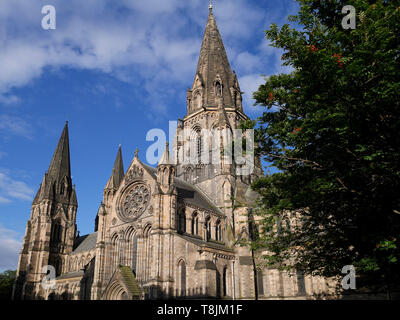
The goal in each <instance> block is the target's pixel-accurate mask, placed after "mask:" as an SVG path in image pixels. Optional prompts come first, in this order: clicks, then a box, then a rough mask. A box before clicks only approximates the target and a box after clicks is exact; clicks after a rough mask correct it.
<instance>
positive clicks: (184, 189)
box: [142, 163, 222, 213]
mask: <svg viewBox="0 0 400 320" xmlns="http://www.w3.org/2000/svg"><path fill="white" fill-rule="evenodd" d="M142 165H143V167H144V169H145V170H146V171H147V172H148V173H149V174H150V175H151V176H152V177H153V178H154V179H157V170H156V168H153V167H151V166H149V165H147V164H144V163H142ZM174 185H175V187H176V189H177V191H178V199H181V200H183V201H185V202H186V203H189V204H193V205H195V206H196V207H199V208H202V209H206V210H210V211H214V212H218V213H222V211H221V209H219V208H218V207H217V206H216V205H215V204H214V203H213V202H212V201H211V200H210V199H209V198H208V197H207V195H206V194H204V193H203V191H201V190H200V189H199V188H198V187H196V186H195V185H193V184H190V183H188V182H186V181H184V180H182V179H179V178H177V177H174Z"/></svg>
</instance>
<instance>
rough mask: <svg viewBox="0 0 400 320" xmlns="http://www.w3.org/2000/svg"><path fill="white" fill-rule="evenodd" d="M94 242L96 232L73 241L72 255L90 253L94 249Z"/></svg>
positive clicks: (95, 240)
mask: <svg viewBox="0 0 400 320" xmlns="http://www.w3.org/2000/svg"><path fill="white" fill-rule="evenodd" d="M96 242H97V232H93V233H91V234H87V235H84V236H81V237H79V238H78V239H76V240H75V244H74V251H72V254H74V253H80V252H85V251H90V250H92V249H94V248H95V247H96Z"/></svg>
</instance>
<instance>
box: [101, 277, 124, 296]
mask: <svg viewBox="0 0 400 320" xmlns="http://www.w3.org/2000/svg"><path fill="white" fill-rule="evenodd" d="M104 299H105V300H128V294H127V293H126V290H125V288H124V287H123V286H121V284H120V283H119V282H118V281H115V282H113V283H112V284H111V285H110V286H109V287H108V289H107V291H106V292H105V293H104Z"/></svg>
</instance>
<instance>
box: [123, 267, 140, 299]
mask: <svg viewBox="0 0 400 320" xmlns="http://www.w3.org/2000/svg"><path fill="white" fill-rule="evenodd" d="M119 271H120V272H121V276H122V279H123V281H124V282H125V285H126V286H127V287H128V289H129V291H130V292H131V294H132V296H134V297H140V288H139V286H138V284H137V282H136V278H135V275H134V274H133V272H132V270H131V268H129V267H126V266H119Z"/></svg>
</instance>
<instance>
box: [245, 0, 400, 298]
mask: <svg viewBox="0 0 400 320" xmlns="http://www.w3.org/2000/svg"><path fill="white" fill-rule="evenodd" d="M297 1H298V2H299V4H300V10H299V13H298V14H297V15H296V16H290V17H289V20H290V21H292V22H294V23H297V24H298V25H299V26H300V28H292V27H291V26H290V25H289V24H285V25H283V26H282V27H280V28H279V27H278V26H277V25H275V24H272V25H271V26H270V28H269V30H267V31H266V38H267V39H269V40H270V42H271V45H272V46H274V47H276V48H281V49H283V50H284V54H283V56H282V60H283V61H284V62H283V64H284V65H287V66H291V67H292V68H293V71H292V72H291V73H290V74H279V75H274V76H271V77H269V78H266V83H265V84H263V85H261V86H260V87H259V89H258V91H256V92H255V93H254V98H255V100H256V103H257V104H259V105H262V106H265V107H266V109H267V110H266V111H265V112H264V113H263V116H262V117H260V119H259V121H258V127H259V128H258V133H257V136H258V137H262V138H261V139H259V144H260V153H261V155H262V156H263V157H264V159H265V160H266V161H269V162H271V163H272V166H274V167H276V168H278V169H279V171H280V172H278V173H275V174H272V175H267V176H265V177H263V178H261V179H259V180H258V181H257V182H256V183H255V184H254V186H253V188H254V189H255V190H257V191H258V192H259V193H260V194H261V195H262V199H261V203H260V212H259V214H260V215H261V216H262V217H263V220H262V221H261V223H260V224H261V232H260V234H259V239H258V240H257V241H255V242H253V243H252V245H253V247H257V248H259V247H263V248H267V249H268V251H269V252H270V254H268V255H266V256H264V258H265V259H266V261H267V262H268V263H269V264H280V265H281V267H282V268H296V269H299V270H302V271H303V272H304V273H306V274H318V275H323V276H337V275H341V270H342V268H343V266H345V265H354V266H355V267H356V273H357V275H358V276H360V278H359V279H358V282H357V286H358V287H359V286H360V285H369V286H370V287H371V288H372V287H373V286H377V287H376V288H386V290H387V291H388V292H389V291H390V288H391V286H392V285H397V284H399V282H400V272H399V271H400V270H399V258H400V256H399V251H400V134H399V132H398V131H399V129H400V105H399V101H400V97H399V95H400V54H399V53H400V52H399V48H400V46H399V45H400V38H399V34H400V23H399V21H400V10H399V2H398V1H367V0H346V1H335V0H333V1H328V0H325V1H323V0H320V1H312V0H297ZM345 5H353V6H354V8H355V9H356V13H357V25H356V29H354V30H352V29H348V30H345V29H343V28H342V19H343V17H344V16H345V14H342V8H343V7H344V6H345ZM289 212H291V213H293V212H296V214H297V215H298V218H299V219H298V221H299V222H301V223H299V224H296V225H293V223H292V225H290V224H289V221H290V219H291V216H290V214H289ZM274 226H275V227H274ZM276 226H277V228H276Z"/></svg>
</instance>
